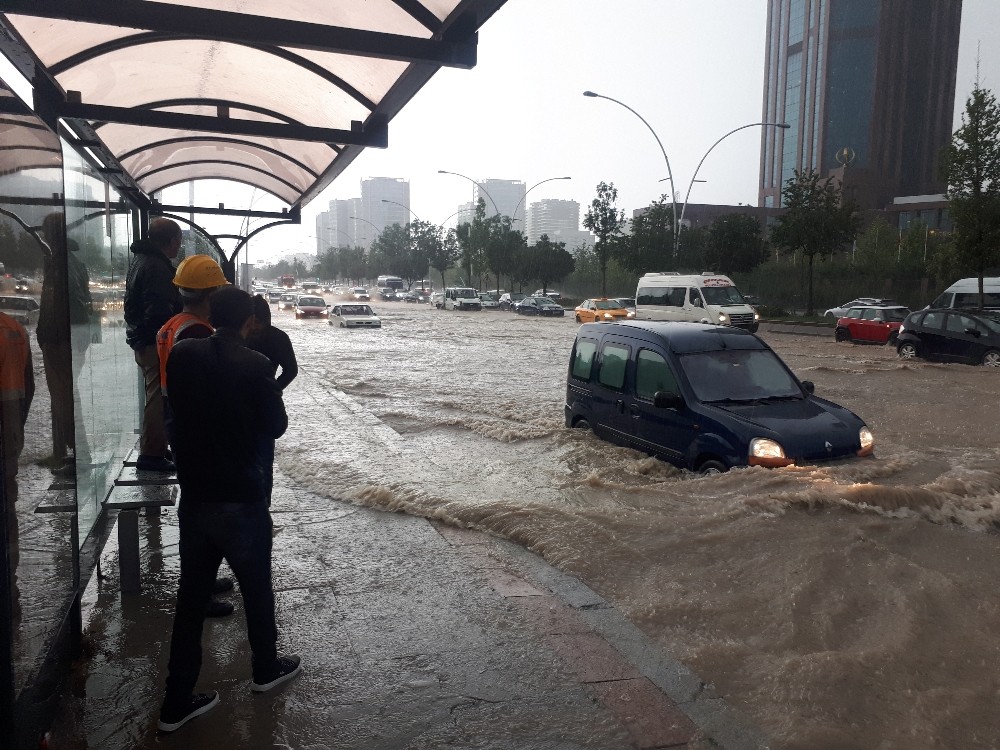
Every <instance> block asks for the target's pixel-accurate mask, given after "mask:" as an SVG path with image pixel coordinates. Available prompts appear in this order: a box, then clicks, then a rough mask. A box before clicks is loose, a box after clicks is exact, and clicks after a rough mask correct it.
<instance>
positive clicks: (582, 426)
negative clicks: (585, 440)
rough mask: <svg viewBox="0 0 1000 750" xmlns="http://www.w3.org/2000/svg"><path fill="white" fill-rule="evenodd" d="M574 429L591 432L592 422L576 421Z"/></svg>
mask: <svg viewBox="0 0 1000 750" xmlns="http://www.w3.org/2000/svg"><path fill="white" fill-rule="evenodd" d="M573 429H576V430H589V429H590V422H588V421H587V420H586V419H578V420H576V421H575V422H574V423H573Z"/></svg>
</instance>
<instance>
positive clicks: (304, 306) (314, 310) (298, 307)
mask: <svg viewBox="0 0 1000 750" xmlns="http://www.w3.org/2000/svg"><path fill="white" fill-rule="evenodd" d="M329 314H330V306H329V305H328V304H326V300H325V299H323V298H322V297H317V296H315V295H306V294H300V295H299V296H298V297H297V298H296V300H295V317H296V318H325V317H327V316H328V315H329Z"/></svg>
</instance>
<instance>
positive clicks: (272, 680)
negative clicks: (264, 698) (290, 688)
mask: <svg viewBox="0 0 1000 750" xmlns="http://www.w3.org/2000/svg"><path fill="white" fill-rule="evenodd" d="M301 671H302V660H301V659H300V658H299V657H297V656H295V655H294V654H292V655H291V656H279V657H278V658H277V659H275V660H274V663H273V664H272V665H271V668H270V669H264V670H260V672H259V673H257V674H255V675H254V676H253V682H251V683H250V689H251V690H253V691H254V692H255V693H266V692H267V691H268V690H270V689H271V688H276V687H278V685H280V684H281V683H283V682H288V681H289V680H290V679H292V678H293V677H295V675H297V674H298V673H299V672H301Z"/></svg>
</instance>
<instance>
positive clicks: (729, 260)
mask: <svg viewBox="0 0 1000 750" xmlns="http://www.w3.org/2000/svg"><path fill="white" fill-rule="evenodd" d="M763 262H764V238H763V236H762V235H761V230H760V222H759V221H758V220H757V219H756V217H753V216H748V215H746V214H727V215H725V216H720V217H719V218H718V219H716V220H715V221H714V222H713V223H712V226H711V228H709V230H708V243H707V245H706V247H705V264H706V266H707V267H708V268H711V269H713V270H715V271H718V272H719V273H725V274H731V273H741V272H746V271H752V270H753V269H754V268H756V267H757V266H759V265H760V264H761V263H763Z"/></svg>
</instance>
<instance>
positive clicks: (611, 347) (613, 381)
mask: <svg viewBox="0 0 1000 750" xmlns="http://www.w3.org/2000/svg"><path fill="white" fill-rule="evenodd" d="M626 364H628V348H627V347H624V346H619V345H616V344H607V345H605V347H604V349H603V350H602V352H601V369H600V372H598V374H597V382H598V383H600V384H601V385H603V386H606V387H608V388H614V389H615V390H616V391H620V390H621V389H622V386H624V385H625V366H626Z"/></svg>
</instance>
